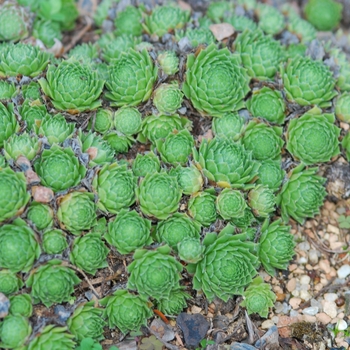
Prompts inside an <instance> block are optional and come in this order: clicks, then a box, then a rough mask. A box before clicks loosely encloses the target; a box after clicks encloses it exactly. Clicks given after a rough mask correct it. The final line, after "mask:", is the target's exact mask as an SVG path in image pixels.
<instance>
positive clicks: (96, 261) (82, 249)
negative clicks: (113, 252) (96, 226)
mask: <svg viewBox="0 0 350 350" xmlns="http://www.w3.org/2000/svg"><path fill="white" fill-rule="evenodd" d="M108 252H109V250H108V248H107V247H106V246H105V244H104V243H103V241H102V239H101V236H100V234H98V233H94V232H90V233H88V234H87V235H85V236H83V237H77V238H76V239H75V240H74V242H73V245H72V250H71V254H70V256H69V259H70V261H71V262H72V264H74V265H75V266H77V267H79V268H80V269H82V270H83V271H85V272H87V273H90V274H91V275H94V274H95V273H96V271H97V269H101V268H103V267H107V266H108V264H107V260H106V258H107V255H108Z"/></svg>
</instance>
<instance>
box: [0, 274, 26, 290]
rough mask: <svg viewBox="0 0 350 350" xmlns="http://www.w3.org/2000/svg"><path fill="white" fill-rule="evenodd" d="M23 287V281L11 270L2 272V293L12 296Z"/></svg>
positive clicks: (0, 277)
mask: <svg viewBox="0 0 350 350" xmlns="http://www.w3.org/2000/svg"><path fill="white" fill-rule="evenodd" d="M22 287H23V282H22V279H21V278H19V277H18V276H17V275H15V274H14V273H13V272H11V271H10V270H6V269H3V270H0V293H3V294H5V295H10V294H12V293H16V292H17V291H18V290H19V289H20V288H22Z"/></svg>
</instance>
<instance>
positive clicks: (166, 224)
mask: <svg viewBox="0 0 350 350" xmlns="http://www.w3.org/2000/svg"><path fill="white" fill-rule="evenodd" d="M200 230H201V225H200V224H199V223H198V222H196V221H194V220H192V219H191V218H189V217H188V216H187V215H186V214H184V213H175V214H173V215H172V216H171V217H170V218H168V219H166V220H163V221H159V222H158V224H157V227H156V231H155V236H156V238H157V240H158V242H163V243H166V244H168V245H169V246H170V247H171V248H173V249H174V250H175V251H177V245H178V244H179V243H180V242H182V241H183V240H184V239H186V238H196V239H199V237H200V236H199V233H200Z"/></svg>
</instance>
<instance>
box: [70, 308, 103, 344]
mask: <svg viewBox="0 0 350 350" xmlns="http://www.w3.org/2000/svg"><path fill="white" fill-rule="evenodd" d="M102 312H103V310H102V309H98V308H96V307H94V302H93V301H92V302H88V303H86V304H83V305H80V306H79V307H78V308H77V309H76V310H75V311H74V313H73V315H72V316H71V317H69V319H68V321H67V327H68V329H69V331H70V332H71V333H72V334H74V336H75V338H76V339H77V340H79V341H81V340H83V339H84V338H92V339H95V340H101V339H103V336H102V333H103V327H104V326H105V325H106V322H105V321H104V320H103V318H102V317H101V316H102Z"/></svg>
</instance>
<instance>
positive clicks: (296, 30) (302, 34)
mask: <svg viewBox="0 0 350 350" xmlns="http://www.w3.org/2000/svg"><path fill="white" fill-rule="evenodd" d="M287 28H288V30H289V31H290V32H291V33H293V34H294V35H296V36H297V37H298V39H299V40H300V41H301V43H303V44H304V43H310V42H311V41H312V40H314V39H316V36H317V30H316V28H315V27H314V26H313V25H312V24H311V23H310V22H308V21H305V20H304V19H302V18H301V17H299V15H297V14H291V15H289V21H288V24H287Z"/></svg>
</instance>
